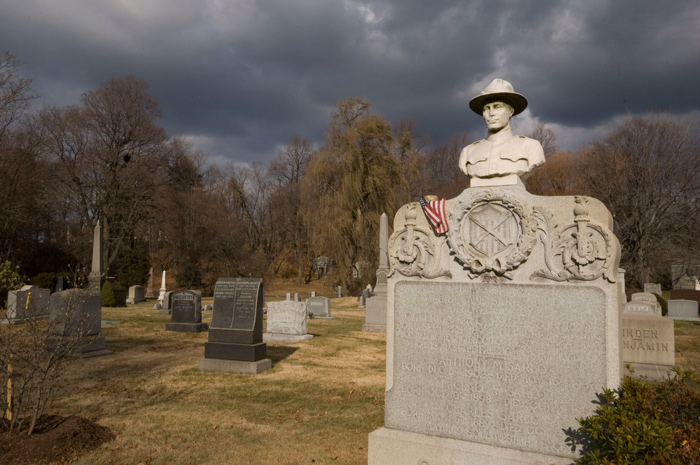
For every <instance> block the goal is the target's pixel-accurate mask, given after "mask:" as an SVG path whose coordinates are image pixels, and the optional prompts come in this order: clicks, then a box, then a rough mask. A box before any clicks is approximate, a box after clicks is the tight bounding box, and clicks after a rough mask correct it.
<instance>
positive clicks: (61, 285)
mask: <svg viewBox="0 0 700 465" xmlns="http://www.w3.org/2000/svg"><path fill="white" fill-rule="evenodd" d="M65 290H66V282H65V279H64V278H63V276H58V277H57V278H56V289H55V291H54V292H60V291H65Z"/></svg>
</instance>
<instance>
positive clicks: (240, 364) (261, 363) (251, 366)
mask: <svg viewBox="0 0 700 465" xmlns="http://www.w3.org/2000/svg"><path fill="white" fill-rule="evenodd" d="M270 368H272V361H271V360H270V359H269V358H264V359H262V360H258V361H257V362H245V361H242V360H220V359H217V358H200V359H199V370H200V371H215V372H219V373H244V374H249V375H257V374H259V373H262V372H263V371H265V370H269V369H270Z"/></svg>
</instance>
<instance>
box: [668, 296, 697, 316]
mask: <svg viewBox="0 0 700 465" xmlns="http://www.w3.org/2000/svg"><path fill="white" fill-rule="evenodd" d="M668 316H669V318H680V319H688V318H690V319H696V318H698V303H697V301H695V300H683V299H677V300H669V301H668Z"/></svg>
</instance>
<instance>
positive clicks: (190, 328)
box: [165, 323, 209, 333]
mask: <svg viewBox="0 0 700 465" xmlns="http://www.w3.org/2000/svg"><path fill="white" fill-rule="evenodd" d="M207 329H209V325H208V324H206V323H166V324H165V330H166V331H179V332H181V333H201V332H202V331H206V330H207Z"/></svg>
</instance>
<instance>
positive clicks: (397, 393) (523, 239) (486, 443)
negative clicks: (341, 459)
mask: <svg viewBox="0 0 700 465" xmlns="http://www.w3.org/2000/svg"><path fill="white" fill-rule="evenodd" d="M516 178H517V177H516ZM482 181H484V180H482ZM445 209H446V213H447V216H446V217H447V218H449V231H448V232H447V233H440V234H436V233H435V232H434V229H433V227H432V226H431V224H430V223H429V222H428V220H427V218H426V216H425V214H424V213H423V211H422V209H421V205H420V204H419V203H418V202H414V203H410V204H408V205H404V206H403V207H401V209H399V211H398V212H397V213H396V214H395V217H394V227H393V231H394V232H393V234H392V235H391V237H390V238H389V241H388V255H389V260H390V263H391V272H392V275H391V276H389V277H388V280H387V319H386V325H387V354H386V393H385V421H384V427H383V428H380V429H378V430H376V431H374V432H372V433H370V435H369V448H368V463H369V465H380V464H381V465H400V464H409V463H410V464H419V465H420V464H424V463H425V464H431V465H438V464H440V465H442V464H475V465H487V464H488V465H505V464H508V465H515V464H518V465H524V464H535V463H537V464H547V465H552V464H555V465H564V464H567V465H568V464H570V463H571V462H572V461H573V459H574V458H576V457H578V454H579V452H580V450H572V447H571V445H567V439H568V437H567V434H566V431H567V430H569V429H572V430H576V429H577V428H578V423H577V421H576V419H577V418H581V417H586V416H590V415H592V414H594V412H595V409H596V405H595V403H594V401H595V400H596V399H597V397H596V394H597V393H599V392H601V390H602V389H603V388H610V389H615V388H617V387H618V386H619V383H620V377H621V372H622V367H621V358H620V347H619V344H620V342H619V341H620V338H619V327H618V325H619V321H620V313H619V312H620V302H621V289H622V284H621V282H624V279H622V278H621V276H622V273H620V272H619V270H618V265H619V257H620V245H619V243H618V241H617V239H616V238H615V236H614V235H613V233H612V228H613V222H612V217H611V215H610V213H609V212H608V210H607V209H606V208H605V206H604V205H603V204H602V203H601V202H599V201H598V200H595V199H592V198H587V197H583V196H575V197H573V196H560V197H540V196H535V195H531V194H529V193H528V192H527V191H526V190H525V189H524V187H523V186H522V182H520V183H519V184H514V185H502V186H488V187H471V188H468V189H466V190H465V191H463V192H462V193H461V194H460V195H459V196H458V197H456V198H454V199H447V201H446V204H445ZM618 280H619V281H620V282H618Z"/></svg>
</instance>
